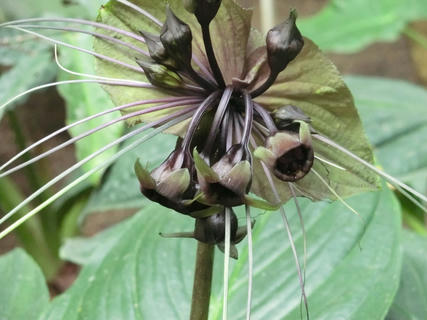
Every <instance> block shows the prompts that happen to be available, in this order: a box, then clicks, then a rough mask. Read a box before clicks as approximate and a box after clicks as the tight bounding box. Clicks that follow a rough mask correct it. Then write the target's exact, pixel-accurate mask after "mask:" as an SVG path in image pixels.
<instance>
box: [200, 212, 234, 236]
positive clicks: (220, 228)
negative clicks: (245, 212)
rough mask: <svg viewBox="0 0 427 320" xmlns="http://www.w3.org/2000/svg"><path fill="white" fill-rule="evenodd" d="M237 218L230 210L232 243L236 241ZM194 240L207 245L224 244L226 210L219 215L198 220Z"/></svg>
mask: <svg viewBox="0 0 427 320" xmlns="http://www.w3.org/2000/svg"><path fill="white" fill-rule="evenodd" d="M237 227H238V225H237V217H236V214H235V213H234V211H233V210H230V241H231V242H234V241H235V240H236V233H237ZM194 238H196V239H197V240H199V241H201V242H204V243H207V244H218V243H221V242H224V238H225V209H223V210H222V211H221V212H218V213H217V214H214V215H212V216H210V217H207V218H203V219H196V224H195V228H194Z"/></svg>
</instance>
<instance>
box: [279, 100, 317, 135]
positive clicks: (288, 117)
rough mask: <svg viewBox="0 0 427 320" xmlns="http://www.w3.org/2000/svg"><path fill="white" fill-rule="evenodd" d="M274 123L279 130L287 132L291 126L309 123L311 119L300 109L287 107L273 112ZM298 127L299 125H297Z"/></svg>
mask: <svg viewBox="0 0 427 320" xmlns="http://www.w3.org/2000/svg"><path fill="white" fill-rule="evenodd" d="M273 119H274V122H275V124H276V126H277V128H278V129H279V130H284V129H285V128H286V130H289V127H290V126H291V125H292V124H298V122H299V121H304V122H306V123H310V122H311V119H310V117H309V116H307V115H306V114H305V113H304V112H303V111H302V110H301V109H300V108H298V107H296V106H292V105H287V106H283V107H280V108H278V109H277V110H276V111H274V112H273ZM298 127H299V124H298Z"/></svg>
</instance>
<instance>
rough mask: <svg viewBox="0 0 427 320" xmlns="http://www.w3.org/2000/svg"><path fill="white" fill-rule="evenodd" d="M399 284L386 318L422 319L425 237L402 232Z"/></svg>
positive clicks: (426, 296)
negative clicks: (401, 264) (401, 259)
mask: <svg viewBox="0 0 427 320" xmlns="http://www.w3.org/2000/svg"><path fill="white" fill-rule="evenodd" d="M402 240H403V266H402V276H401V278H400V286H399V290H398V291H397V294H396V297H395V299H394V302H393V305H392V306H391V308H390V312H389V313H388V315H387V318H386V319H387V320H401V319H411V320H422V319H425V316H426V314H427V291H426V290H427V289H426V288H427V276H426V272H425V270H426V268H427V238H426V237H422V236H419V235H417V234H415V233H413V232H410V231H404V232H403V239H402Z"/></svg>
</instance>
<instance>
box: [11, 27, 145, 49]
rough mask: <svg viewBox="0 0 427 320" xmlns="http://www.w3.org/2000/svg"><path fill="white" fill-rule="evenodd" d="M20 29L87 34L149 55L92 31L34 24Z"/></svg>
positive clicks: (135, 47) (130, 45)
mask: <svg viewBox="0 0 427 320" xmlns="http://www.w3.org/2000/svg"><path fill="white" fill-rule="evenodd" d="M19 27H20V28H24V29H25V28H26V29H42V30H59V31H65V32H76V33H82V34H88V35H91V36H93V37H95V38H100V39H104V40H106V41H109V42H112V43H116V44H119V45H121V46H123V47H127V48H129V49H132V50H134V51H136V52H138V53H140V54H142V55H145V56H149V53H148V52H147V51H145V50H142V49H141V48H138V47H137V46H134V45H133V44H130V43H127V42H125V41H122V40H120V39H116V38H114V37H111V36H107V35H106V34H103V33H99V32H94V31H88V30H84V29H77V28H69V27H54V26H44V25H34V24H24V25H19Z"/></svg>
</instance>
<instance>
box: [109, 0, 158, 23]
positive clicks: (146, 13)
mask: <svg viewBox="0 0 427 320" xmlns="http://www.w3.org/2000/svg"><path fill="white" fill-rule="evenodd" d="M117 2H120V3H122V4H124V5H125V6H128V7H129V8H132V9H134V10H135V11H137V12H139V13H141V14H142V15H144V16H146V17H147V18H148V19H150V20H151V21H153V22H154V23H155V24H157V25H158V26H159V27H161V26H162V25H163V23H161V22H160V21H159V20H158V19H157V18H156V17H154V16H153V15H152V14H150V13H148V12H147V11H146V10H144V9H142V8H141V7H139V6H137V5H136V4H133V3H132V2H129V1H126V0H117Z"/></svg>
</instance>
